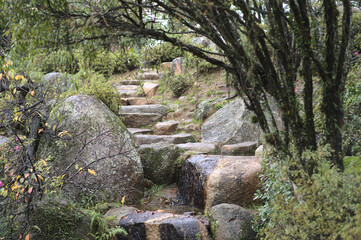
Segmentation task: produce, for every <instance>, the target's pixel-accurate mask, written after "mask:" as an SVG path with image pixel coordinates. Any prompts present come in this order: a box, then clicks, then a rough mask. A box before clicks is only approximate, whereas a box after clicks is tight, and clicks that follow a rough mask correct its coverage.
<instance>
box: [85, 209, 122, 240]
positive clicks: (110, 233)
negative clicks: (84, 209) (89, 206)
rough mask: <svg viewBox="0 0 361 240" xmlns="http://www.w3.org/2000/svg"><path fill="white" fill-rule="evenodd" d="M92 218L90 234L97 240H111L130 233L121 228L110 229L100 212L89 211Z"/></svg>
mask: <svg viewBox="0 0 361 240" xmlns="http://www.w3.org/2000/svg"><path fill="white" fill-rule="evenodd" d="M88 214H89V215H90V216H91V223H90V230H91V231H92V233H90V235H91V236H93V237H94V238H95V239H97V240H110V239H114V238H115V237H116V236H118V235H127V234H128V233H127V232H126V231H125V230H124V229H123V228H120V227H113V228H112V227H109V222H108V221H107V219H106V218H105V217H104V216H103V215H102V214H100V213H98V212H93V211H88Z"/></svg>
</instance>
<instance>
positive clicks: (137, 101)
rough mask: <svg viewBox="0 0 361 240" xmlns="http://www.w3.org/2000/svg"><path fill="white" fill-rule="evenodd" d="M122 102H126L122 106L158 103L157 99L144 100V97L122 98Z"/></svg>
mask: <svg viewBox="0 0 361 240" xmlns="http://www.w3.org/2000/svg"><path fill="white" fill-rule="evenodd" d="M122 101H125V102H126V104H123V103H122V105H150V104H157V103H158V102H159V101H158V100H157V99H152V98H145V97H129V98H122Z"/></svg>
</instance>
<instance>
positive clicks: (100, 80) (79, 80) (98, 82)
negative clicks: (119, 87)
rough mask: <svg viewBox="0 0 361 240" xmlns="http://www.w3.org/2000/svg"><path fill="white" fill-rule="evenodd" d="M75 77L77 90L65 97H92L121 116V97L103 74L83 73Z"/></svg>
mask: <svg viewBox="0 0 361 240" xmlns="http://www.w3.org/2000/svg"><path fill="white" fill-rule="evenodd" d="M75 77H76V82H75V85H76V86H75V88H76V90H73V91H69V92H66V93H65V96H69V95H75V94H84V95H92V96H95V97H96V98H97V99H99V100H100V101H102V102H103V103H104V104H105V105H106V106H107V107H108V108H109V109H110V110H111V111H112V112H113V113H115V114H116V115H118V114H119V108H120V106H121V96H120V94H119V93H118V92H117V91H116V90H115V88H114V87H113V86H112V85H111V84H110V83H109V82H107V80H106V78H105V77H104V76H103V75H102V74H99V73H95V72H91V71H85V72H83V71H81V72H79V73H77V74H76V75H75Z"/></svg>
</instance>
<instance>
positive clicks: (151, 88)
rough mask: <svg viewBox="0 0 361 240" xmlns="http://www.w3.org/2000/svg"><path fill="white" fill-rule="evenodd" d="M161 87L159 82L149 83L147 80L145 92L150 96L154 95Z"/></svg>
mask: <svg viewBox="0 0 361 240" xmlns="http://www.w3.org/2000/svg"><path fill="white" fill-rule="evenodd" d="M158 88H159V84H157V83H148V82H145V83H144V84H143V92H144V94H145V95H146V96H148V97H153V96H155V95H156V94H157V90H158Z"/></svg>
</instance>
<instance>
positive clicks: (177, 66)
mask: <svg viewBox="0 0 361 240" xmlns="http://www.w3.org/2000/svg"><path fill="white" fill-rule="evenodd" d="M172 72H173V73H174V75H180V74H184V73H185V72H186V67H185V66H184V58H183V57H179V58H176V59H174V60H173V61H172Z"/></svg>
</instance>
